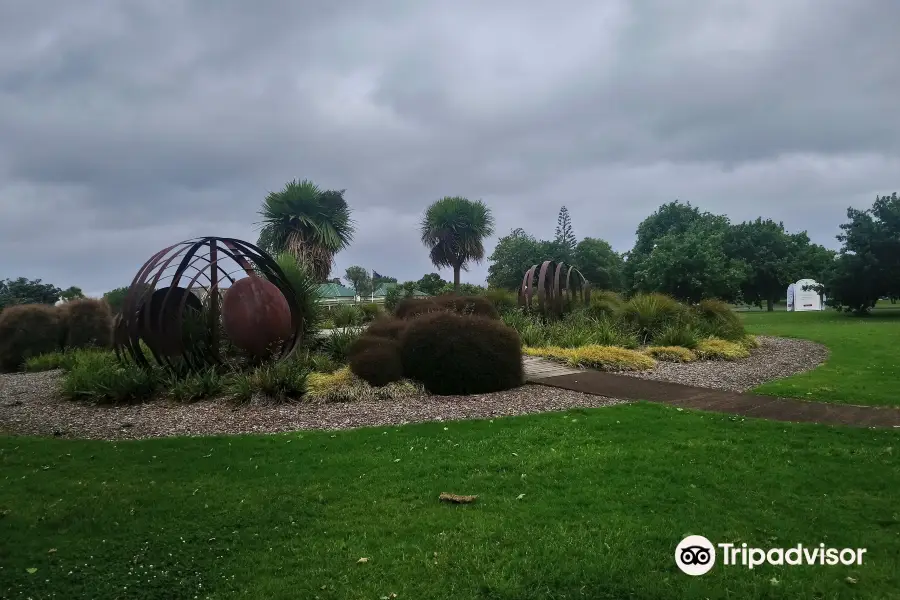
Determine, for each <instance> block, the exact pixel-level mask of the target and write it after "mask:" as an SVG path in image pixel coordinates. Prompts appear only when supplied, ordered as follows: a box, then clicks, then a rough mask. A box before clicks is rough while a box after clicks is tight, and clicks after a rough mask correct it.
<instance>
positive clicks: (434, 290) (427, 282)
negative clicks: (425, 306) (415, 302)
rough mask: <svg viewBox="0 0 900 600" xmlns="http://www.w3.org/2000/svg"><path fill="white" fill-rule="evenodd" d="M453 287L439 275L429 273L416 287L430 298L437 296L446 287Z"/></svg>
mask: <svg viewBox="0 0 900 600" xmlns="http://www.w3.org/2000/svg"><path fill="white" fill-rule="evenodd" d="M447 285H452V284H451V283H449V282H447V281H444V280H443V279H442V278H441V276H440V275H439V274H438V273H429V274H428V275H425V276H424V277H422V279H420V280H419V281H417V282H416V287H417V288H418V290H419V291H420V292H422V293H425V294H428V295H429V296H437V295H438V294H440V293H441V290H442V289H444V287H445V286H447Z"/></svg>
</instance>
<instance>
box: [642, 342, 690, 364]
mask: <svg viewBox="0 0 900 600" xmlns="http://www.w3.org/2000/svg"><path fill="white" fill-rule="evenodd" d="M644 354H646V355H647V356H652V357H653V358H655V359H656V360H661V361H663V362H679V363H686V362H693V361H695V360H697V355H696V354H694V352H693V351H692V350H689V349H687V348H684V347H682V346H650V347H649V348H645V349H644Z"/></svg>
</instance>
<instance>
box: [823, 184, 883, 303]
mask: <svg viewBox="0 0 900 600" xmlns="http://www.w3.org/2000/svg"><path fill="white" fill-rule="evenodd" d="M847 219H848V221H849V222H847V223H844V224H842V225H841V230H842V233H841V234H840V235H838V236H837V239H838V241H840V242H842V243H843V247H842V248H841V251H840V255H839V257H838V259H837V260H836V261H835V263H834V265H833V267H832V269H831V272H830V274H829V276H828V277H827V278H826V284H825V292H826V295H827V297H828V300H829V303H830V304H832V306H835V307H836V308H839V309H841V310H846V311H852V312H855V313H857V314H865V313H867V312H868V311H869V310H870V309H871V308H872V307H874V306H875V303H876V302H877V301H878V299H879V298H883V297H888V298H896V297H898V296H900V197H898V196H897V193H896V192H894V193H893V194H892V195H890V196H881V197H877V198H876V199H875V202H874V203H873V204H872V208H869V209H867V210H858V209H855V208H848V209H847Z"/></svg>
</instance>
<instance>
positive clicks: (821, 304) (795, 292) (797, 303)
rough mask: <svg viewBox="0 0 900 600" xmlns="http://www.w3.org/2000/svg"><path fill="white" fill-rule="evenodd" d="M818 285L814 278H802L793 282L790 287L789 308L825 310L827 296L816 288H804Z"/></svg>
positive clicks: (794, 309) (796, 309)
mask: <svg viewBox="0 0 900 600" xmlns="http://www.w3.org/2000/svg"><path fill="white" fill-rule="evenodd" d="M818 285H819V284H818V282H816V280H814V279H801V280H800V281H798V282H797V283H794V284H791V286H790V287H789V288H788V310H793V311H805V310H824V309H825V298H824V297H823V296H822V295H821V294H819V292H817V291H816V290H814V289H809V290H804V289H803V288H805V287H807V288H808V287H813V286H818ZM792 300H793V301H792Z"/></svg>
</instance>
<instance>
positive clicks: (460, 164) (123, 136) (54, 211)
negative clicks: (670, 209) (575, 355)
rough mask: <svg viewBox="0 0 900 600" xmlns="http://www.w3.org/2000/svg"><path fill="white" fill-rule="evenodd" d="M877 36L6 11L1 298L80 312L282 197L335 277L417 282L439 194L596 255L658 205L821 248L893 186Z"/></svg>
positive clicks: (383, 8)
mask: <svg viewBox="0 0 900 600" xmlns="http://www.w3.org/2000/svg"><path fill="white" fill-rule="evenodd" d="M898 23H900V2H898V1H897V0H745V1H736V0H622V1H615V0H610V1H607V0H583V1H566V0H562V1H557V2H553V3H551V2H537V1H530V0H516V1H513V0H493V1H491V2H486V1H483V0H456V1H454V2H432V1H428V0H379V1H377V2H375V1H372V0H306V1H305V2H289V1H287V0H283V1H275V0H254V1H253V2H251V1H249V0H207V1H200V0H196V1H191V0H153V1H150V0H146V1H143V2H140V1H134V2H125V1H116V0H82V1H80V2H73V1H72V0H3V1H2V2H0V278H5V277H18V276H27V277H29V278H42V279H44V280H45V281H48V282H51V283H54V284H56V285H59V286H61V287H67V286H69V285H78V286H80V287H82V288H83V289H84V290H85V291H86V292H88V293H90V294H99V293H102V292H103V291H106V290H108V289H110V288H113V287H117V286H121V285H127V284H128V283H129V282H130V281H131V278H132V277H133V276H134V274H135V272H136V271H137V269H138V268H139V267H140V265H141V263H142V262H143V261H144V260H145V259H146V258H148V257H149V256H150V255H152V254H153V253H154V252H156V251H157V250H159V249H161V248H162V247H164V246H166V245H168V244H171V243H174V242H177V241H180V240H183V239H186V238H190V237H194V236H200V235H224V236H235V237H240V238H243V239H246V240H249V241H253V242H255V241H256V229H255V227H254V223H255V222H256V221H257V220H258V218H257V214H256V213H257V210H258V209H259V205H260V202H261V201H262V199H263V197H264V196H265V195H266V193H267V192H269V191H272V190H276V189H279V188H281V187H282V186H283V185H284V183H285V182H286V181H288V180H289V179H293V178H298V179H301V178H310V179H312V180H314V181H315V182H316V183H317V184H319V185H320V186H322V187H326V188H339V189H346V190H347V192H346V198H347V201H348V202H349V203H350V205H351V206H352V208H353V211H354V217H355V219H356V221H357V223H358V228H357V229H358V230H357V233H356V238H355V241H354V243H353V245H352V246H351V248H350V249H349V250H347V251H345V252H343V253H341V254H340V255H339V256H338V264H337V267H336V270H337V271H338V273H337V274H340V275H342V274H343V270H344V269H345V268H346V267H347V266H350V265H353V264H360V265H363V266H364V267H366V268H368V269H375V270H377V271H378V272H380V273H382V274H387V275H392V276H395V277H397V278H399V279H401V280H404V279H418V278H419V277H420V276H421V275H422V274H423V273H426V272H430V271H433V270H434V269H433V268H432V267H431V266H430V264H429V262H428V258H427V256H428V255H427V251H426V250H425V249H424V248H423V247H422V246H421V243H420V241H419V237H418V234H417V224H418V221H419V219H420V217H421V214H422V212H423V210H424V208H425V206H426V205H427V204H428V203H429V202H431V201H433V200H436V199H438V198H440V197H441V196H445V195H463V196H467V197H469V198H481V199H483V200H484V201H485V202H487V203H488V204H489V205H490V206H491V208H492V209H493V211H494V215H495V217H496V220H497V229H498V234H499V235H504V234H506V233H508V232H509V230H511V229H512V228H515V227H523V228H525V229H526V230H527V231H529V232H531V233H533V234H535V235H537V236H539V237H550V236H552V235H553V229H554V227H555V224H556V215H557V212H558V210H559V207H560V205H563V204H565V205H566V206H567V207H568V208H569V211H570V213H571V215H572V218H573V221H574V228H575V234H576V235H577V236H578V237H579V238H581V237H585V236H593V237H601V238H605V239H606V240H608V241H609V242H610V243H611V244H612V245H613V247H614V248H616V249H617V250H619V251H625V250H628V249H629V248H630V247H631V245H632V243H633V239H634V230H635V228H636V226H637V224H638V223H639V222H640V221H641V220H642V219H643V218H644V217H645V216H647V215H648V214H649V213H651V212H652V211H653V210H655V209H656V208H657V207H658V206H659V205H660V204H662V203H664V202H668V201H671V200H674V199H681V200H683V201H690V202H691V203H692V204H694V205H696V206H698V207H700V208H702V209H704V210H709V211H713V212H718V213H725V214H727V215H728V216H729V217H731V218H732V219H733V220H735V221H740V220H744V219H749V218H755V217H757V216H760V215H762V216H764V217H770V218H773V219H776V220H783V221H784V223H785V225H786V227H787V228H788V229H790V230H792V231H799V230H807V231H808V232H809V233H810V236H811V237H812V238H813V240H814V241H815V242H818V243H821V244H824V245H826V246H829V247H837V242H836V241H835V239H834V236H835V234H836V233H837V232H838V225H839V223H841V222H842V221H843V220H844V218H845V212H846V209H847V207H848V206H855V207H867V206H869V205H871V203H872V201H873V200H874V198H875V195H876V194H886V193H890V192H893V191H900V104H898V102H900V100H898V99H900V36H898V35H897V24H898ZM494 242H495V239H492V240H489V242H488V247H489V249H492V248H493V245H494ZM486 272H487V264H486V263H485V264H483V265H481V266H476V267H473V268H472V270H471V271H470V272H469V273H464V274H463V280H464V281H466V280H467V281H471V282H483V281H484V277H485V275H486ZM442 274H443V275H444V277H445V278H450V277H451V274H450V272H449V271H445V272H443V273H442Z"/></svg>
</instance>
